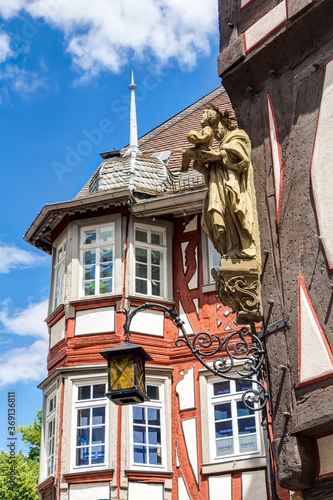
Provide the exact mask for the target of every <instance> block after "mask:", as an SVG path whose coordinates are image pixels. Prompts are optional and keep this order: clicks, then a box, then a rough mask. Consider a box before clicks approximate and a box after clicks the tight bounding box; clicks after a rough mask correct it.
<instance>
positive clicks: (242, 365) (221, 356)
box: [124, 302, 273, 411]
mask: <svg viewBox="0 0 333 500" xmlns="http://www.w3.org/2000/svg"><path fill="white" fill-rule="evenodd" d="M146 309H154V310H158V311H163V312H164V313H165V315H166V317H168V318H169V319H170V320H171V321H172V322H173V323H174V325H175V326H176V327H177V328H178V329H180V330H181V336H179V337H178V338H177V339H176V341H175V344H176V346H177V347H182V346H184V345H185V346H186V347H188V349H189V350H190V352H191V353H192V354H193V356H194V357H195V358H196V359H197V360H198V361H199V362H200V363H201V365H202V366H204V367H205V368H206V369H207V370H209V371H210V372H211V373H213V374H214V375H216V376H218V377H221V378H222V379H224V380H233V381H235V382H236V383H237V382H242V383H243V382H248V387H249V388H248V389H247V390H246V391H245V392H243V394H242V400H243V404H244V405H245V406H246V407H247V408H248V409H250V410H252V411H258V410H261V409H262V408H264V406H265V405H266V403H267V402H268V399H269V394H268V391H267V388H266V386H265V385H264V382H263V376H262V365H263V362H264V359H265V349H264V346H263V344H262V342H261V340H260V338H259V335H258V334H257V333H256V329H255V325H254V323H253V322H252V324H250V325H246V326H242V327H240V329H239V330H235V331H232V332H230V333H229V334H228V335H227V336H226V337H224V338H223V340H222V339H221V338H220V337H219V336H218V335H211V334H210V333H208V332H199V333H197V334H195V335H194V336H193V337H192V336H191V339H190V338H189V336H188V334H187V333H186V330H185V328H184V322H183V321H182V320H181V319H180V318H179V317H178V315H177V313H176V311H175V310H174V309H171V308H169V307H167V306H163V305H161V304H154V303H151V302H146V303H145V304H143V305H142V306H139V307H136V308H135V309H133V310H132V311H131V312H129V311H127V310H125V324H124V334H125V339H126V342H128V339H129V336H130V335H131V333H130V325H131V321H132V319H133V317H134V316H135V315H136V314H137V313H138V312H140V311H144V310H146ZM272 326H273V325H272ZM267 330H268V329H267ZM217 354H218V355H217ZM216 355H217V356H216ZM212 356H214V358H213V359H212V360H211V361H208V360H207V361H205V359H204V358H208V357H212Z"/></svg>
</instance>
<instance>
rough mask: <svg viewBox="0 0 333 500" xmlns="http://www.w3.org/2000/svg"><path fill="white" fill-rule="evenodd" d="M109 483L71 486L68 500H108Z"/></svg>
mask: <svg viewBox="0 0 333 500" xmlns="http://www.w3.org/2000/svg"><path fill="white" fill-rule="evenodd" d="M109 498H110V486H109V483H85V484H71V485H70V490H69V500H109Z"/></svg>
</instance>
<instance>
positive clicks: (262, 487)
mask: <svg viewBox="0 0 333 500" xmlns="http://www.w3.org/2000/svg"><path fill="white" fill-rule="evenodd" d="M242 498H244V500H245V499H246V500H267V491H266V477H265V471H264V470H257V471H250V472H243V474H242Z"/></svg>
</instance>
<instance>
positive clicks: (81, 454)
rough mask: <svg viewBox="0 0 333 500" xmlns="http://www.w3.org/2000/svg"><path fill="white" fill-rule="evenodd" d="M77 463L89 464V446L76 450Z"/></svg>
mask: <svg viewBox="0 0 333 500" xmlns="http://www.w3.org/2000/svg"><path fill="white" fill-rule="evenodd" d="M76 465H89V448H78V449H77V450H76Z"/></svg>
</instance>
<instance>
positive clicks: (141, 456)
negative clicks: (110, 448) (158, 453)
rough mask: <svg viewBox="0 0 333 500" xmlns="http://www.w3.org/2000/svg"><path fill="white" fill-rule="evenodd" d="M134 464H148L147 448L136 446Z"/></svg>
mask: <svg viewBox="0 0 333 500" xmlns="http://www.w3.org/2000/svg"><path fill="white" fill-rule="evenodd" d="M134 462H135V463H137V464H146V463H147V450H146V447H145V446H134Z"/></svg>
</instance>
